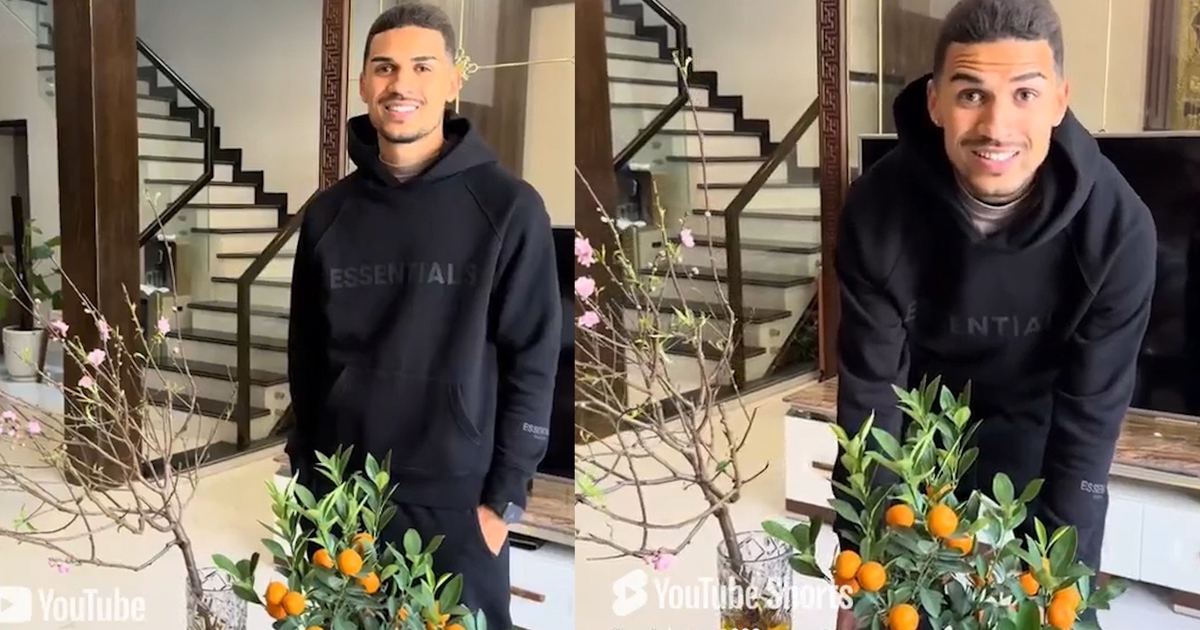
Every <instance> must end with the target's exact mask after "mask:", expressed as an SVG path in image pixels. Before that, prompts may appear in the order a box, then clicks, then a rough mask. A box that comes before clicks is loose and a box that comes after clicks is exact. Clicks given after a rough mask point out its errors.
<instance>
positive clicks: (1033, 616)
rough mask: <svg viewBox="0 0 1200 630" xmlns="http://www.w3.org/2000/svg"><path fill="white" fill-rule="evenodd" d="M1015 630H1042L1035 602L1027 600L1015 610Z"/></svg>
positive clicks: (1040, 617)
mask: <svg viewBox="0 0 1200 630" xmlns="http://www.w3.org/2000/svg"><path fill="white" fill-rule="evenodd" d="M1016 622H1017V627H1016V630H1042V615H1041V611H1039V610H1038V604H1037V602H1035V601H1033V600H1030V599H1027V600H1025V601H1023V602H1021V607H1020V608H1019V609H1017V618H1016Z"/></svg>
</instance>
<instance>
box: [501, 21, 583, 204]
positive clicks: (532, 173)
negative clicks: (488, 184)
mask: <svg viewBox="0 0 1200 630" xmlns="http://www.w3.org/2000/svg"><path fill="white" fill-rule="evenodd" d="M574 55H575V5H573V4H556V5H551V6H547V7H541V8H537V9H534V10H533V23H532V24H531V25H530V42H529V59H530V60H531V61H536V60H538V59H561V58H565V57H572V56H574ZM503 71H504V70H503V69H501V70H493V71H490V72H503ZM481 74H482V73H481ZM527 90H528V92H527V94H528V96H527V98H526V101H525V148H524V151H522V154H523V156H524V162H525V163H524V164H523V165H522V173H523V175H524V177H525V179H526V180H528V181H529V183H530V184H533V187H534V188H537V190H538V192H539V193H541V195H542V198H543V199H544V200H545V201H546V209H547V210H548V211H549V212H550V220H551V221H553V223H554V225H555V226H563V227H569V226H573V225H575V171H574V164H575V65H574V64H571V63H544V64H534V65H532V66H529V82H528V87H527Z"/></svg>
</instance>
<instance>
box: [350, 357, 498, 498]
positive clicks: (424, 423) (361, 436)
mask: <svg viewBox="0 0 1200 630" xmlns="http://www.w3.org/2000/svg"><path fill="white" fill-rule="evenodd" d="M347 372H348V373H347V374H343V376H342V378H341V379H339V381H340V382H339V383H338V387H337V398H338V399H339V400H338V401H337V406H338V408H339V412H338V414H337V415H338V417H337V419H336V422H337V423H338V424H339V425H342V426H340V427H339V431H338V433H339V434H341V435H347V436H348V435H355V436H356V437H357V438H358V439H355V440H353V441H354V442H356V444H355V452H357V453H362V452H363V451H364V450H365V451H366V452H368V453H371V454H372V455H374V456H375V457H376V458H377V459H380V460H382V459H383V457H385V456H387V455H388V454H389V453H390V454H391V458H392V470H393V471H396V472H401V471H403V472H407V473H413V474H419V475H422V476H440V475H459V474H466V473H473V472H483V471H485V470H487V467H488V466H489V465H490V463H491V453H485V452H483V451H484V445H483V444H482V439H481V435H480V431H479V429H478V427H477V426H476V425H475V424H474V423H473V422H471V421H470V419H469V418H468V417H467V416H466V412H465V407H464V405H463V401H462V395H461V391H462V387H461V386H460V384H459V383H457V382H454V381H447V380H438V379H430V378H427V377H424V376H420V375H415V374H407V373H398V372H388V371H369V370H362V369H358V368H347Z"/></svg>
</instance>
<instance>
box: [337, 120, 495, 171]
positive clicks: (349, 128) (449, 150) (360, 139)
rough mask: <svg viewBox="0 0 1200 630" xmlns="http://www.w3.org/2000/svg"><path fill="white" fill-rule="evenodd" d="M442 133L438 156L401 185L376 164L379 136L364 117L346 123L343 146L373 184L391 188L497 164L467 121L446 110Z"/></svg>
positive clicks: (379, 162)
mask: <svg viewBox="0 0 1200 630" xmlns="http://www.w3.org/2000/svg"><path fill="white" fill-rule="evenodd" d="M442 133H443V134H445V136H446V144H445V145H443V146H442V153H441V155H439V156H438V158H437V159H436V160H434V162H433V164H431V165H429V167H428V168H426V169H425V171H423V172H422V173H420V174H419V175H417V176H415V177H413V178H412V179H409V180H407V181H403V182H402V181H400V180H398V179H396V178H395V177H394V176H393V175H392V173H391V172H390V171H389V170H388V168H387V166H385V165H384V163H383V162H381V161H380V160H379V133H378V132H377V131H375V126H374V125H372V124H371V119H370V117H368V116H367V115H366V114H362V115H360V116H355V117H353V118H351V119H350V121H349V122H348V123H347V125H346V136H347V137H346V143H347V145H348V147H349V152H350V159H351V160H352V161H353V162H354V166H355V167H356V168H357V169H358V170H359V171H360V172H362V173H363V174H365V175H366V176H367V177H368V178H369V179H370V180H371V182H372V183H375V184H380V185H383V186H386V187H390V188H398V187H400V186H410V185H414V184H421V183H430V182H435V181H438V180H442V179H446V178H447V177H452V176H454V175H458V174H459V173H462V172H463V171H466V170H468V169H470V168H474V167H476V166H479V165H481V164H490V163H494V162H496V161H497V160H496V154H495V153H493V152H492V150H491V149H490V148H489V147H488V146H487V144H486V143H485V142H484V141H483V137H482V136H480V134H479V131H478V130H477V129H475V127H474V126H473V125H472V124H471V121H469V120H467V119H466V118H463V117H462V116H459V115H457V114H455V113H454V112H451V111H449V110H447V111H446V115H445V119H444V120H443V122H442Z"/></svg>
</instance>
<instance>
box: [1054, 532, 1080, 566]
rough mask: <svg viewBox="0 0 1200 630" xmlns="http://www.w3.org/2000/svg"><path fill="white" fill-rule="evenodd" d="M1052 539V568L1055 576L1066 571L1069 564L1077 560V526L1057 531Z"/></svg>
mask: <svg viewBox="0 0 1200 630" xmlns="http://www.w3.org/2000/svg"><path fill="white" fill-rule="evenodd" d="M1055 537H1057V540H1055V538H1054V537H1051V539H1050V540H1051V541H1050V570H1051V571H1053V572H1054V575H1055V576H1058V575H1061V574H1062V573H1063V572H1064V571H1066V569H1067V566H1068V565H1070V564H1072V563H1074V562H1075V546H1076V543H1077V539H1076V534H1075V528H1074V527H1067V528H1064V529H1060V530H1059V531H1058V532H1055Z"/></svg>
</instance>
